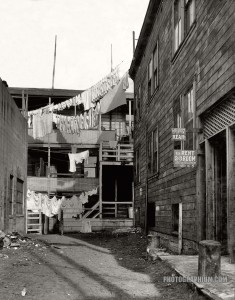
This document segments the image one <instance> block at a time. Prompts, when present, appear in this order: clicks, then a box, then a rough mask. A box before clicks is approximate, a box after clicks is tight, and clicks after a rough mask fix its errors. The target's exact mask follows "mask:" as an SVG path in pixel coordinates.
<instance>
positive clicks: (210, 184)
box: [205, 140, 215, 240]
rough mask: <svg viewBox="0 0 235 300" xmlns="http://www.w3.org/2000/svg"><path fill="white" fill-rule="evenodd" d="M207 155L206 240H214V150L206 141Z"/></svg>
mask: <svg viewBox="0 0 235 300" xmlns="http://www.w3.org/2000/svg"><path fill="white" fill-rule="evenodd" d="M205 154H206V180H207V182H206V183H207V186H206V215H207V220H206V238H207V239H208V240H214V239H215V234H214V210H215V208H214V202H215V186H214V164H213V157H214V153H213V148H212V146H211V144H210V142H209V141H208V140H206V141H205Z"/></svg>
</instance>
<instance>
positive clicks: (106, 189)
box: [9, 87, 133, 232]
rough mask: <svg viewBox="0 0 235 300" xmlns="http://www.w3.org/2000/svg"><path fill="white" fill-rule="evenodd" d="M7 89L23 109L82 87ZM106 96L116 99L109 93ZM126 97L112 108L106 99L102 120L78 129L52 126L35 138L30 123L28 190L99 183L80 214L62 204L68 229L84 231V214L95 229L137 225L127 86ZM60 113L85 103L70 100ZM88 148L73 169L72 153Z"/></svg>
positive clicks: (58, 191) (85, 188) (75, 189)
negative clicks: (73, 103)
mask: <svg viewBox="0 0 235 300" xmlns="http://www.w3.org/2000/svg"><path fill="white" fill-rule="evenodd" d="M9 91H10V93H11V95H12V97H13V98H14V99H15V101H16V103H17V104H18V106H19V108H20V109H22V113H23V114H25V115H27V111H32V110H35V109H38V108H42V107H45V106H46V105H48V103H49V102H50V103H53V104H54V105H57V104H60V103H62V102H66V101H67V100H69V99H71V98H74V97H76V96H77V95H81V93H82V92H83V91H80V90H61V89H53V90H50V89H29V88H13V87H11V88H9ZM108 100H110V101H111V102H112V99H111V98H110V97H109V99H108ZM116 100H117V99H116ZM100 101H102V99H100ZM117 101H118V100H117ZM124 102H125V103H126V104H123V105H119V104H118V103H116V104H115V105H113V107H114V109H110V108H109V107H108V106H107V105H106V108H105V109H103V110H104V111H105V112H104V113H102V114H100V115H99V122H98V123H99V124H98V125H97V126H96V127H95V128H87V129H81V130H80V131H79V133H78V134H77V133H71V132H70V133H69V132H66V131H61V130H60V129H58V128H56V127H55V126H54V128H53V130H52V132H51V133H50V134H47V135H45V136H43V137H40V138H36V139H35V138H34V136H33V128H32V126H31V125H30V126H29V128H28V176H27V186H28V189H29V190H31V191H35V192H37V193H42V194H49V195H50V197H53V196H54V195H55V196H56V197H57V198H61V197H63V196H65V197H66V198H71V197H72V196H74V195H76V196H77V197H79V196H80V195H81V194H82V193H85V192H90V191H93V190H95V189H97V193H96V194H94V195H92V196H89V198H88V199H89V201H88V203H86V204H85V205H84V211H83V213H82V214H80V215H77V214H76V211H75V210H74V209H73V208H68V207H67V208H65V207H64V208H63V219H64V222H63V223H64V232H76V231H80V230H81V228H82V226H83V224H84V221H85V220H86V221H87V220H88V221H89V222H90V224H91V227H92V230H105V229H113V228H120V227H129V226H132V225H133V217H132V218H130V217H129V216H130V214H128V208H129V209H130V208H132V207H133V196H132V195H133V192H132V191H133V142H132V137H131V134H132V130H131V122H130V120H132V119H133V115H132V113H131V108H132V107H133V93H129V92H126V93H125V99H124ZM111 104H112V103H111ZM111 104H110V103H108V105H111ZM60 113H61V114H63V115H66V116H71V117H72V116H75V115H77V114H80V113H84V107H83V105H77V106H71V107H70V108H65V109H63V111H61V112H60ZM129 129H130V130H129ZM86 150H88V151H89V158H88V161H84V162H82V163H79V164H77V166H76V171H75V172H72V173H71V172H69V156H68V153H80V152H83V151H86ZM48 166H49V167H48ZM123 187H125V189H124V191H125V192H124V193H123ZM53 226H54V222H53V220H50V224H49V228H52V227H53Z"/></svg>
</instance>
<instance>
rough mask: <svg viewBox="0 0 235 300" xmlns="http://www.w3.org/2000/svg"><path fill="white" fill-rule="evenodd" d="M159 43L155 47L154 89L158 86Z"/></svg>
mask: <svg viewBox="0 0 235 300" xmlns="http://www.w3.org/2000/svg"><path fill="white" fill-rule="evenodd" d="M158 64H159V62H158V43H157V45H156V48H155V49H154V52H153V88H154V91H155V90H156V88H157V87H158V68H159V67H158Z"/></svg>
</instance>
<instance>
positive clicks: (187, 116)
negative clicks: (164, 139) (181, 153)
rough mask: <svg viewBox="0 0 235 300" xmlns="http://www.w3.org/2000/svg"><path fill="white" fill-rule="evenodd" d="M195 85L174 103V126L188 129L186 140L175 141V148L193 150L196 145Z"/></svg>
mask: <svg viewBox="0 0 235 300" xmlns="http://www.w3.org/2000/svg"><path fill="white" fill-rule="evenodd" d="M194 106H195V99H194V86H193V85H192V86H191V87H190V88H189V89H188V90H187V92H186V93H185V94H184V95H183V96H181V97H179V98H177V99H176V100H175V101H174V103H173V123H174V128H185V129H186V141H182V142H181V141H174V149H175V150H177V149H185V150H193V149H194V148H195V145H194V133H193V127H194V110H195V107H194Z"/></svg>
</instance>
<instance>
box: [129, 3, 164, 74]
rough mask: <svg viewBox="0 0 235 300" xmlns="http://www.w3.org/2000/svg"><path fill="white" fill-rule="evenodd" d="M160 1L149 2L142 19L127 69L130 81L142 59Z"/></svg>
mask: <svg viewBox="0 0 235 300" xmlns="http://www.w3.org/2000/svg"><path fill="white" fill-rule="evenodd" d="M161 2H162V0H150V1H149V5H148V8H147V12H146V15H145V18H144V22H143V25H142V28H141V31H140V35H139V38H138V42H137V45H136V48H135V52H134V56H133V59H132V62H131V66H130V69H129V75H130V77H131V79H133V80H134V77H135V75H136V72H137V68H138V67H139V65H140V62H141V59H142V57H143V54H144V51H145V48H146V46H147V43H148V40H149V37H150V34H151V31H152V28H153V25H154V22H155V19H156V15H157V11H158V8H159V6H160V4H161Z"/></svg>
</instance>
